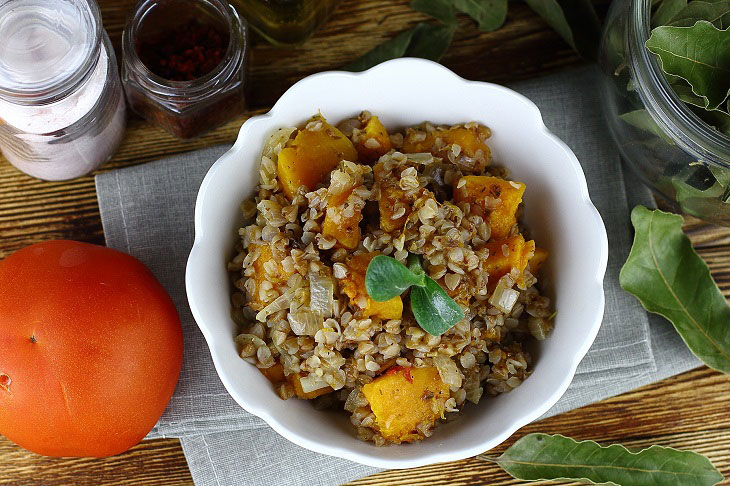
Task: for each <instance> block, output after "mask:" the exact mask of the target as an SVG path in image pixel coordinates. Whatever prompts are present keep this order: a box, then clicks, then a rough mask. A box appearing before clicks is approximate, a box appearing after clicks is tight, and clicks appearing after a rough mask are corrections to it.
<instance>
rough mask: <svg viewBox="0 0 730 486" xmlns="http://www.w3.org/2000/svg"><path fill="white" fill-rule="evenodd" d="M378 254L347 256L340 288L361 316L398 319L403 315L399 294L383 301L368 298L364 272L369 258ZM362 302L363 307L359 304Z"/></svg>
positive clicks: (375, 252) (368, 263)
mask: <svg viewBox="0 0 730 486" xmlns="http://www.w3.org/2000/svg"><path fill="white" fill-rule="evenodd" d="M379 254H380V252H377V251H374V252H371V253H362V254H360V255H356V256H351V257H348V259H347V261H346V265H347V275H346V276H345V278H343V279H342V289H343V291H344V292H345V294H346V295H347V296H348V297H349V298H350V303H351V304H352V305H355V306H358V307H360V308H361V309H362V315H363V317H380V318H381V319H400V318H401V317H402V316H403V300H402V299H401V297H400V295H399V296H398V297H393V298H392V299H390V300H386V301H385V302H376V301H374V300H373V299H371V298H370V296H369V295H368V292H367V289H366V288H365V274H366V273H367V270H368V265H370V260H372V259H373V258H375V257H376V256H377V255H379ZM362 303H364V304H365V307H362V306H361V305H360V304H362Z"/></svg>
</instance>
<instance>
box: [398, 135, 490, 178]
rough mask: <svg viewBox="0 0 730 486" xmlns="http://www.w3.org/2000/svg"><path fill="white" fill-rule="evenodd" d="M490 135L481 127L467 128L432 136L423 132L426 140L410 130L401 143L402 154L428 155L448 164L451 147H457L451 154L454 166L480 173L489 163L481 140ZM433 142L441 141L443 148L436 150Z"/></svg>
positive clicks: (485, 147)
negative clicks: (427, 153) (430, 154)
mask: <svg viewBox="0 0 730 486" xmlns="http://www.w3.org/2000/svg"><path fill="white" fill-rule="evenodd" d="M421 133H422V132H421ZM490 135H491V132H490V131H489V129H488V128H487V127H485V126H481V125H478V126H473V127H470V128H466V127H464V126H460V125H455V126H453V127H451V128H439V129H436V130H434V131H432V132H426V137H425V138H423V135H421V134H420V133H419V132H418V131H415V130H412V129H409V130H407V131H406V136H405V138H404V140H403V147H402V152H403V153H406V154H413V153H421V152H430V153H432V154H433V155H435V156H436V157H441V158H442V159H444V160H451V159H449V152H452V150H453V146H454V145H455V144H456V145H458V146H459V149H458V151H453V152H452V154H453V155H452V157H453V160H454V161H455V162H456V164H457V165H459V166H460V167H461V168H462V169H466V170H470V171H476V172H481V171H483V170H484V168H485V167H486V166H487V164H488V163H489V159H490V150H489V146H487V144H485V143H484V140H485V139H487V138H488V137H489V136H490ZM436 139H441V141H442V144H440V145H439V146H438V147H436V146H435V144H436ZM464 157H466V158H468V160H467V159H465V158H464Z"/></svg>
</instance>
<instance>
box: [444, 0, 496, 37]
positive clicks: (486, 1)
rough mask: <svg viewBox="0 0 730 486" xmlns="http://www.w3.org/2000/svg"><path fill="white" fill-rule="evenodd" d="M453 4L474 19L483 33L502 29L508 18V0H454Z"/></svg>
mask: <svg viewBox="0 0 730 486" xmlns="http://www.w3.org/2000/svg"><path fill="white" fill-rule="evenodd" d="M452 2H453V4H454V7H456V8H457V10H459V11H461V12H464V13H465V14H467V15H468V16H469V17H471V18H472V19H474V20H475V21H476V22H477V24H479V30H481V31H482V32H490V31H492V30H496V29H498V28H500V27H502V25H503V24H504V21H505V19H506V18H507V0H452Z"/></svg>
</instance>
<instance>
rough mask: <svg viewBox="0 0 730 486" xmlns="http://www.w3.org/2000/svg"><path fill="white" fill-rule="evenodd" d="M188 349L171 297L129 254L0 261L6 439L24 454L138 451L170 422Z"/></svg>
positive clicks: (47, 254) (84, 248) (45, 254)
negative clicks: (167, 413) (166, 413)
mask: <svg viewBox="0 0 730 486" xmlns="http://www.w3.org/2000/svg"><path fill="white" fill-rule="evenodd" d="M182 351H183V338H182V330H181V327H180V319H179V318H178V315H177V311H176V310H175V306H174V305H173V303H172V300H171V299H170V297H169V296H168V295H167V293H166V292H165V289H163V288H162V286H161V285H160V284H159V282H157V280H156V279H155V277H154V276H153V275H152V273H151V272H150V271H149V270H148V269H147V268H146V267H145V266H144V265H143V264H142V263H140V262H139V261H138V260H136V259H135V258H133V257H131V256H129V255H126V254H124V253H120V252H118V251H115V250H112V249H109V248H104V247H101V246H96V245H90V244H87V243H79V242H75V241H48V242H45V243H39V244H36V245H32V246H29V247H27V248H24V249H22V250H20V251H17V252H16V253H14V254H13V255H11V256H9V257H8V258H6V259H5V260H3V261H0V433H1V434H3V435H4V436H5V437H7V438H8V439H10V440H12V441H13V442H15V443H17V444H19V445H21V446H22V447H25V448H26V449H29V450H31V451H33V452H36V453H38V454H44V455H47V456H94V457H105V456H110V455H113V454H119V453H120V452H123V451H125V450H127V449H129V448H130V447H132V446H133V445H135V444H136V443H137V442H139V441H140V440H141V439H142V438H143V437H144V436H145V435H146V434H147V433H148V432H149V431H150V429H151V428H152V427H153V426H154V425H155V423H156V422H157V420H158V419H159V417H160V415H162V412H163V410H164V409H165V406H166V405H167V402H168V401H169V400H170V397H171V396H172V392H173V391H174V389H175V384H176V383H177V378H178V375H179V374H180V366H181V364H182Z"/></svg>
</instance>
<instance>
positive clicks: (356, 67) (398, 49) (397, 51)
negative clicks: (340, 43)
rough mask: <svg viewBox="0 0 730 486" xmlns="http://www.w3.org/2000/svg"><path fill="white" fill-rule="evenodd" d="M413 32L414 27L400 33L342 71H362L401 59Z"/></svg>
mask: <svg viewBox="0 0 730 486" xmlns="http://www.w3.org/2000/svg"><path fill="white" fill-rule="evenodd" d="M415 30H416V29H415V27H414V28H412V29H409V30H406V31H404V32H401V33H400V34H398V35H396V36H395V37H393V38H392V39H388V40H387V41H385V42H383V43H382V44H380V45H379V46H377V47H375V48H374V49H372V50H370V51H368V52H366V53H365V54H363V55H362V56H360V57H358V58H357V59H355V60H354V61H352V62H351V63H350V64H348V65H346V66H345V67H343V68H342V69H344V70H345V71H364V70H366V69H370V68H371V67H373V66H375V65H378V64H380V63H381V62H384V61H388V60H390V59H395V58H398V57H403V56H404V55H405V53H406V49H408V46H409V45H410V43H411V39H412V38H413V34H414V32H415Z"/></svg>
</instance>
